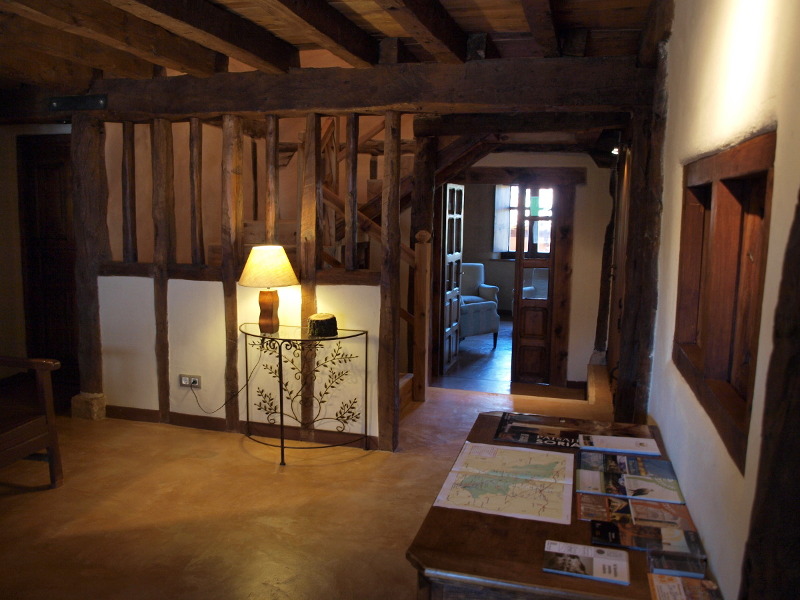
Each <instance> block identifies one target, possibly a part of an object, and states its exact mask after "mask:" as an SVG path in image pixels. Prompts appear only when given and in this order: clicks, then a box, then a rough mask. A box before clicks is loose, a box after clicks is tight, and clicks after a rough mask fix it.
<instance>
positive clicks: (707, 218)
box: [673, 132, 775, 470]
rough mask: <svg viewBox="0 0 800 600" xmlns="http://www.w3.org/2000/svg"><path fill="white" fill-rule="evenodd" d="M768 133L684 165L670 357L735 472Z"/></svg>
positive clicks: (743, 445) (754, 305)
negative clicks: (721, 442) (725, 449)
mask: <svg viewBox="0 0 800 600" xmlns="http://www.w3.org/2000/svg"><path fill="white" fill-rule="evenodd" d="M774 157H775V133H774V132H773V133H768V134H764V135H761V136H758V137H756V138H753V139H751V140H748V141H746V142H742V143H741V144H739V145H738V146H735V147H734V148H731V149H728V150H725V151H723V152H720V153H718V154H715V155H713V156H708V157H705V158H702V159H700V160H697V161H695V162H693V163H690V164H688V165H686V167H685V169H684V194H683V215H682V218H681V250H680V263H679V271H678V300H677V312H676V321H675V339H674V346H673V360H674V361H675V364H676V366H677V367H678V370H679V371H680V372H681V374H682V375H683V376H684V378H685V379H686V381H687V382H688V383H689V385H690V387H691V388H692V390H693V391H694V393H695V395H696V396H697V398H698V400H699V401H700V403H701V405H702V406H703V407H704V408H705V410H706V412H707V413H708V415H709V417H710V418H711V421H712V422H713V423H714V426H715V427H716V429H717V432H718V433H719V435H720V437H721V438H722V440H723V442H724V443H725V445H726V447H727V448H728V451H729V452H730V454H731V457H732V458H733V459H734V461H735V462H736V464H737V465H738V466H739V468H740V469H741V470H744V459H745V454H746V450H747V432H748V428H749V422H750V405H751V402H752V398H753V384H754V376H755V366H756V357H757V355H758V333H759V325H760V319H761V301H762V294H763V283H764V269H765V263H766V255H767V240H768V239H769V213H770V200H771V196H772V165H773V162H774Z"/></svg>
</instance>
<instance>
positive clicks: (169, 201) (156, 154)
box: [150, 119, 175, 423]
mask: <svg viewBox="0 0 800 600" xmlns="http://www.w3.org/2000/svg"><path fill="white" fill-rule="evenodd" d="M150 127H151V129H150V137H151V140H152V152H153V153H152V165H153V166H152V170H153V206H152V213H153V245H154V248H153V288H154V289H153V299H154V305H155V306H154V310H155V319H156V347H155V354H156V372H157V386H158V415H159V420H160V421H161V422H162V423H169V409H170V404H169V393H170V381H169V318H168V302H167V293H168V290H167V288H168V286H169V266H170V265H172V264H174V263H175V188H174V167H173V149H172V123H170V122H169V121H167V120H166V119H153V122H152V124H151V126H150Z"/></svg>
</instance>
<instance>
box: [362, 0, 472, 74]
mask: <svg viewBox="0 0 800 600" xmlns="http://www.w3.org/2000/svg"><path fill="white" fill-rule="evenodd" d="M375 2H376V3H377V4H378V5H379V6H380V7H381V8H383V9H384V10H386V11H387V12H388V13H389V14H390V15H391V16H392V18H394V20H395V21H397V22H398V23H399V24H400V26H401V27H402V28H403V29H404V30H405V32H406V33H407V34H408V36H409V37H411V38H414V39H415V40H416V41H417V42H418V43H419V44H420V45H421V46H422V47H423V48H424V49H425V50H426V51H427V52H428V53H430V54H431V56H433V57H434V58H435V59H436V60H437V61H438V62H441V63H450V64H458V63H463V62H465V61H466V60H467V40H468V36H467V34H466V32H464V31H463V30H462V29H461V27H459V26H458V23H456V22H455V20H454V19H453V17H451V16H450V13H449V12H447V10H446V9H445V8H444V7H443V6H442V5H441V3H440V2H439V0H375Z"/></svg>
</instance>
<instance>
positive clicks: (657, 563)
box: [647, 550, 707, 579]
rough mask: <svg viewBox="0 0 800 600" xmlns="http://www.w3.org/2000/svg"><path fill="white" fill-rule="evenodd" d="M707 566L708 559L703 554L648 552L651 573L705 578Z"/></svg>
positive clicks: (648, 565) (648, 564)
mask: <svg viewBox="0 0 800 600" xmlns="http://www.w3.org/2000/svg"><path fill="white" fill-rule="evenodd" d="M706 566H707V563H706V559H705V557H703V556H695V555H692V554H683V553H679V552H667V551H663V550H649V551H648V552H647V567H648V571H650V572H651V573H658V574H660V575H674V576H676V577H692V578H694V579H703V577H705V575H706Z"/></svg>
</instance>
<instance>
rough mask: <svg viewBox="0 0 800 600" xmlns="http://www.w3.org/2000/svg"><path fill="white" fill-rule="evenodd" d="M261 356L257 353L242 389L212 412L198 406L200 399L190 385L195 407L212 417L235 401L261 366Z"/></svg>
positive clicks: (200, 405)
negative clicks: (256, 358)
mask: <svg viewBox="0 0 800 600" xmlns="http://www.w3.org/2000/svg"><path fill="white" fill-rule="evenodd" d="M261 355H262V353H261V352H259V353H258V360H257V361H256V364H255V365H253V368H252V369H251V370H250V372H249V373H248V374H247V379H245V382H244V385H243V386H242V387H240V388H239V389H238V390H236V391H235V392H234V393H233V394H232V395H231V397H230V398H228V399H227V400H225V402H223V403H222V404H221V405H220V406H219V407H218V408H215V409H214V410H206V409H205V408H203V405H202V404H200V398H198V397H197V392H195V391H194V388H195V386H194V385H190V386H189V391H190V392H192V396H194V401H195V402H197V407H198V408H199V409H200V410H202V411H203V412H204V413H206V414H207V415H213V414H214V413H217V412H219V411H221V410H222V409H223V408H225V407H226V406H227V405H228V404H229V403H230V401H231V400H235V399H236V398H238V397H239V394H241V393H242V390H243V389H244V388H246V387H247V384H248V383H250V378H251V377H252V376H253V373H255V372H256V369H257V368H258V365H260V364H261Z"/></svg>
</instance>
